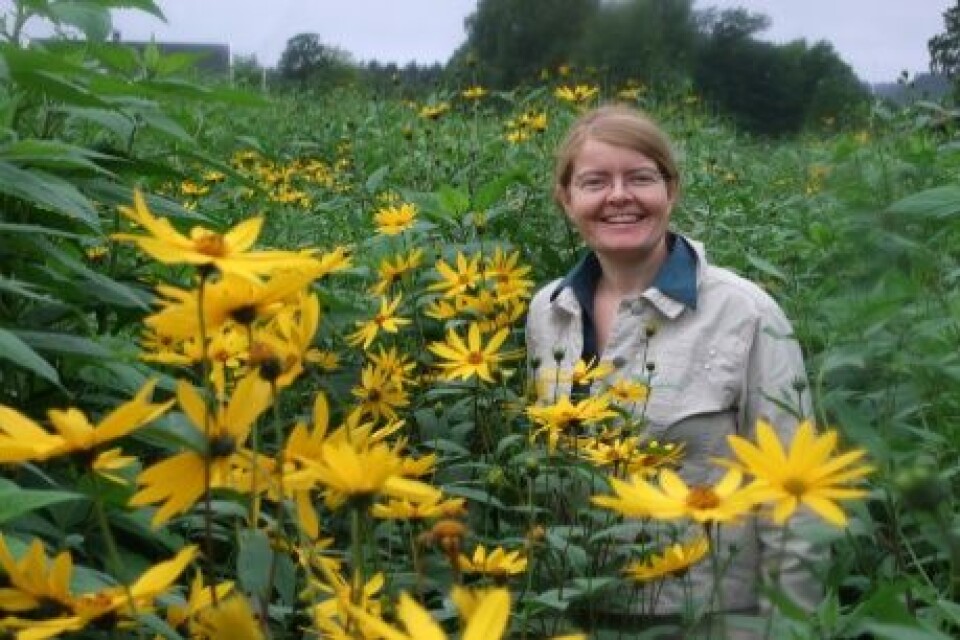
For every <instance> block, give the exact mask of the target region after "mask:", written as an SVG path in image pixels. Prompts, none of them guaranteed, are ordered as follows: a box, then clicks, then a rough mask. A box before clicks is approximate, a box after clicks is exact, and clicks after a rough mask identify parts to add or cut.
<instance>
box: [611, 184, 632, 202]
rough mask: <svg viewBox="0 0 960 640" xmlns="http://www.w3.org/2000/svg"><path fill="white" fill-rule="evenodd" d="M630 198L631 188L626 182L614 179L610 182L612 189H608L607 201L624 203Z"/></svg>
mask: <svg viewBox="0 0 960 640" xmlns="http://www.w3.org/2000/svg"><path fill="white" fill-rule="evenodd" d="M629 198H630V188H629V187H628V186H627V183H626V181H625V180H621V179H614V180H611V181H610V187H609V188H608V189H607V200H608V201H610V202H622V201H624V200H628V199H629Z"/></svg>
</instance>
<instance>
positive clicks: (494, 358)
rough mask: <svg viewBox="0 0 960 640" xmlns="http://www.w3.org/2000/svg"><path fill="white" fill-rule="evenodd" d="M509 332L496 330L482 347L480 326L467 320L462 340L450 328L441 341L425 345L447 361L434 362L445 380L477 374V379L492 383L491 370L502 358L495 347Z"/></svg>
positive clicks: (502, 341)
mask: <svg viewBox="0 0 960 640" xmlns="http://www.w3.org/2000/svg"><path fill="white" fill-rule="evenodd" d="M509 335H510V332H509V330H507V329H500V330H499V331H497V332H496V333H495V334H493V335H492V336H491V337H490V340H489V341H488V342H487V345H486V346H484V345H483V341H482V338H481V335H480V327H479V326H477V324H476V323H471V324H470V328H469V330H468V333H467V340H466V342H464V340H463V338H461V337H460V336H459V335H457V332H456V331H454V330H453V329H450V330H449V331H448V332H447V339H446V341H445V342H434V343H432V344H430V345H429V347H428V348H429V349H430V351H432V352H433V353H434V354H436V355H438V356H439V357H441V358H443V359H444V360H447V362H440V363H438V365H437V366H439V367H440V368H441V369H443V372H444V373H443V375H444V377H445V378H446V379H447V380H455V379H457V378H462V379H464V380H467V379H469V378H472V377H473V376H477V377H479V378H480V379H481V380H485V381H487V382H494V379H493V375H492V372H493V371H494V370H496V368H497V365H498V364H499V363H500V360H501V359H502V358H503V355H502V354H500V353H499V350H500V347H501V346H502V345H503V343H504V341H505V340H506V339H507V336H509Z"/></svg>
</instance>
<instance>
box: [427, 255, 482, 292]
mask: <svg viewBox="0 0 960 640" xmlns="http://www.w3.org/2000/svg"><path fill="white" fill-rule="evenodd" d="M436 267H437V272H439V274H440V281H439V282H435V283H433V284H431V285H430V286H429V287H428V289H429V290H430V291H440V292H442V295H443V296H445V297H448V298H452V297H454V296H457V295H460V294H463V293H469V292H470V291H471V290H472V289H474V288H476V287H477V286H478V285H479V284H480V254H479V253H478V254H475V255H473V256H472V257H471V258H470V259H469V260H468V259H467V257H466V256H465V255H463V254H462V253H460V252H459V251H458V252H457V267H456V269H454V268H453V267H451V266H450V265H448V264H447V263H446V262H444V261H443V260H439V261H437V265H436Z"/></svg>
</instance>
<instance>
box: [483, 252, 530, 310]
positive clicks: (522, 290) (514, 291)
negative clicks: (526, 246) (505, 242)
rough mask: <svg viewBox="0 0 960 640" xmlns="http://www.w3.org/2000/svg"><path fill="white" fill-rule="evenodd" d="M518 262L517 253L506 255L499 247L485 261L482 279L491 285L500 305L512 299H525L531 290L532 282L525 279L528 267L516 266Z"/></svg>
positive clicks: (518, 256) (518, 254) (518, 255)
mask: <svg viewBox="0 0 960 640" xmlns="http://www.w3.org/2000/svg"><path fill="white" fill-rule="evenodd" d="M519 260H520V253H519V252H517V251H514V252H513V253H510V254H507V253H506V252H505V251H504V250H503V249H501V248H500V247H497V248H496V249H495V250H494V252H493V255H492V256H491V257H490V258H489V259H488V260H487V264H486V268H485V269H484V277H486V278H487V280H489V281H491V282H492V283H493V289H494V293H495V294H496V296H497V298H498V299H499V300H500V301H501V303H502V302H503V301H506V300H511V299H513V298H518V297H519V298H526V297H528V296H529V294H530V291H531V290H532V289H533V280H530V279H528V278H527V277H526V276H527V275H528V274H529V273H530V267H529V266H527V265H523V266H518V265H517V262H519Z"/></svg>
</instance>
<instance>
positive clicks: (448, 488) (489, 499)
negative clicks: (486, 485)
mask: <svg viewBox="0 0 960 640" xmlns="http://www.w3.org/2000/svg"><path fill="white" fill-rule="evenodd" d="M443 491H444V493H446V494H449V495H451V496H459V497H461V498H466V499H468V500H472V501H473V502H482V503H484V504H489V505H491V506H493V507H498V508H501V509H502V508H503V506H504V505H503V503H502V502H500V501H499V500H498V499H497V498H495V497H494V496H492V495H490V494H489V493H487V492H486V491H482V490H480V489H473V488H471V487H465V486H463V485H457V484H449V485H444V487H443Z"/></svg>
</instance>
